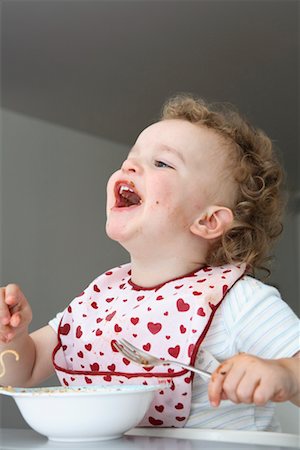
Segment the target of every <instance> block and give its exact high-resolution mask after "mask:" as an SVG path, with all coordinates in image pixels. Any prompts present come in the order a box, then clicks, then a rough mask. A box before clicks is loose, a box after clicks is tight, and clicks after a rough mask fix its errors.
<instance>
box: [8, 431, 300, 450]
mask: <svg viewBox="0 0 300 450" xmlns="http://www.w3.org/2000/svg"><path fill="white" fill-rule="evenodd" d="M145 433H147V435H145ZM170 436H172V437H170ZM299 447H300V446H299V436H296V435H291V434H286V435H284V434H282V433H266V432H243V431H233V432H232V431H229V430H192V429H152V428H147V429H133V430H131V431H129V432H128V433H126V435H125V436H123V437H122V438H120V439H114V440H110V441H98V442H81V443H80V442H78V443H74V442H72V443H65V442H63V443H59V442H54V441H48V440H47V438H45V437H43V436H41V435H39V434H37V433H35V432H34V431H32V430H20V429H9V428H4V429H1V430H0V449H1V450H20V449H23V450H24V449H27V450H36V449H43V450H44V449H45V450H49V449H52V450H54V449H55V450H71V449H72V450H78V449H81V450H91V449H94V450H95V449H98V450H141V449H143V450H194V449H202V450H206V449H214V450H219V449H220V450H223V449H228V450H229V449H230V450H279V449H286V448H289V449H298V448H299Z"/></svg>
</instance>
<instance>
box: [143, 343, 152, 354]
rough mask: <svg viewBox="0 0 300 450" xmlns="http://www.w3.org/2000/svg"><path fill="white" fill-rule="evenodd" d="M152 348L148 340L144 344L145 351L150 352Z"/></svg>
mask: <svg viewBox="0 0 300 450" xmlns="http://www.w3.org/2000/svg"><path fill="white" fill-rule="evenodd" d="M150 348H151V344H150V343H149V342H148V343H147V344H145V345H143V349H144V350H145V352H149V350H150Z"/></svg>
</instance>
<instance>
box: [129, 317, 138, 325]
mask: <svg viewBox="0 0 300 450" xmlns="http://www.w3.org/2000/svg"><path fill="white" fill-rule="evenodd" d="M139 320H140V319H139V318H138V317H131V319H130V322H131V323H132V324H133V325H136V324H137V323H138V322H139Z"/></svg>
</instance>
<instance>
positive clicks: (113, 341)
mask: <svg viewBox="0 0 300 450" xmlns="http://www.w3.org/2000/svg"><path fill="white" fill-rule="evenodd" d="M116 342H117V341H116V340H115V339H113V340H112V341H111V343H110V345H111V348H112V351H113V352H115V353H119V350H117V349H116V347H115V346H114V344H115V343H116Z"/></svg>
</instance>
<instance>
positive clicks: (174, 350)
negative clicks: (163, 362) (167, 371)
mask: <svg viewBox="0 0 300 450" xmlns="http://www.w3.org/2000/svg"><path fill="white" fill-rule="evenodd" d="M179 352H180V346H179V345H176V346H175V347H170V348H168V353H169V354H170V355H171V356H173V357H174V358H177V356H178V355H179Z"/></svg>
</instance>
